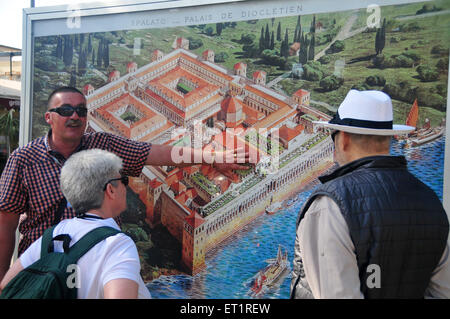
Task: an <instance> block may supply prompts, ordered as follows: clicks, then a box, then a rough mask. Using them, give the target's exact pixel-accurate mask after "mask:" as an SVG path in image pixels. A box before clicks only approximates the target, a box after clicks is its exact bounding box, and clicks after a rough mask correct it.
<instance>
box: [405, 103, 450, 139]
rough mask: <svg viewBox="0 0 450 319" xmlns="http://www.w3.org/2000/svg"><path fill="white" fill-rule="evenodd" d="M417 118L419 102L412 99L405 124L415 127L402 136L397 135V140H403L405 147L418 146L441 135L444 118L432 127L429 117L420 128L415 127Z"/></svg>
mask: <svg viewBox="0 0 450 319" xmlns="http://www.w3.org/2000/svg"><path fill="white" fill-rule="evenodd" d="M418 119H419V104H418V103H417V99H415V100H414V103H413V105H412V106H411V109H410V111H409V114H408V117H407V118H406V125H409V126H413V127H416V129H415V130H414V131H413V132H411V133H409V134H408V135H406V136H404V137H400V136H397V137H396V138H397V140H399V141H403V142H405V144H404V146H405V147H414V146H420V145H423V144H425V143H428V142H431V141H433V140H435V139H437V138H439V137H441V136H442V135H443V134H444V132H445V119H442V122H441V124H440V125H439V126H437V127H434V128H432V127H431V123H430V120H429V119H425V123H424V125H423V127H422V128H420V129H418V128H417V120H418Z"/></svg>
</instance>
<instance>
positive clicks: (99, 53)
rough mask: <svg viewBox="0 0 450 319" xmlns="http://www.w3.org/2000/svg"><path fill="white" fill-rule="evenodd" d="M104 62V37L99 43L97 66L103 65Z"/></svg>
mask: <svg viewBox="0 0 450 319" xmlns="http://www.w3.org/2000/svg"><path fill="white" fill-rule="evenodd" d="M102 62H103V39H101V40H100V42H99V43H98V48H97V67H98V68H101V67H102Z"/></svg>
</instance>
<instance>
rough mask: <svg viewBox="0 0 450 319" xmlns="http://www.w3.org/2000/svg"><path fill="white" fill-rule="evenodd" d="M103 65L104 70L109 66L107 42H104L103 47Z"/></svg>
mask: <svg viewBox="0 0 450 319" xmlns="http://www.w3.org/2000/svg"><path fill="white" fill-rule="evenodd" d="M103 63H104V67H105V69H107V68H108V66H109V42H108V40H105V44H104V47H103Z"/></svg>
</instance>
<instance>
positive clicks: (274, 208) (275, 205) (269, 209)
mask: <svg viewBox="0 0 450 319" xmlns="http://www.w3.org/2000/svg"><path fill="white" fill-rule="evenodd" d="M281 207H282V203H281V202H275V203H272V204H270V205H269V206H267V207H266V214H268V215H273V214H275V213H276V212H277V211H279V210H280V209H281Z"/></svg>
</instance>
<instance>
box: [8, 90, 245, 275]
mask: <svg viewBox="0 0 450 319" xmlns="http://www.w3.org/2000/svg"><path fill="white" fill-rule="evenodd" d="M87 113H88V112H87V109H86V98H85V97H84V95H83V94H82V93H81V92H80V91H79V90H77V89H76V88H72V87H62V88H58V89H56V90H55V91H53V92H52V94H51V95H50V96H49V98H48V108H47V112H46V113H45V121H46V122H47V123H48V124H49V125H50V130H49V132H48V133H47V135H46V136H43V137H40V138H37V139H36V140H34V141H32V142H30V143H29V144H27V145H26V146H24V147H22V148H20V149H18V150H16V152H14V153H13V154H12V155H11V157H10V158H9V160H8V163H7V165H6V167H5V170H4V172H3V174H2V176H1V178H0V279H1V278H2V277H3V275H4V274H5V272H6V271H7V269H8V267H9V262H10V259H11V256H12V254H13V251H14V246H15V229H16V228H17V226H18V224H19V216H20V215H21V214H23V213H25V214H26V215H24V216H26V217H25V218H24V220H22V221H21V223H20V227H19V231H20V233H21V234H22V239H21V241H20V243H19V255H20V254H21V253H22V252H23V251H24V250H25V249H26V248H27V247H28V246H29V245H31V243H32V242H34V241H35V240H36V239H37V238H39V237H40V236H41V235H42V234H43V232H44V230H45V229H47V228H48V227H49V226H51V225H53V224H56V223H58V222H59V220H62V219H65V218H71V217H73V216H74V215H75V212H74V210H73V208H72V207H70V205H68V204H66V201H65V198H64V196H63V194H62V192H61V190H60V188H59V175H60V171H61V167H62V165H63V164H64V163H65V161H66V160H67V159H68V158H69V157H70V156H71V155H72V154H74V153H76V152H79V151H81V150H87V149H92V148H99V149H104V150H108V151H110V152H112V153H114V154H116V155H117V156H119V157H120V158H121V159H122V160H123V170H124V174H126V175H128V176H135V177H136V176H139V175H140V173H141V171H142V169H143V167H144V165H155V166H178V167H182V166H190V165H195V164H208V165H209V164H211V165H213V166H214V168H215V169H217V170H218V171H220V172H221V173H222V174H224V175H230V174H231V170H235V169H248V166H245V165H241V164H238V163H246V162H249V160H250V158H249V154H248V153H244V152H242V151H241V152H235V151H234V150H230V151H226V152H223V153H222V154H221V155H223V156H224V158H225V160H222V161H218V160H217V159H218V157H219V156H217V154H214V155H213V156H209V157H208V156H203V153H202V152H203V151H202V150H201V149H200V150H196V149H195V150H194V149H191V148H188V147H172V146H168V145H152V144H149V143H145V142H139V141H133V140H129V139H126V138H123V137H121V136H117V135H114V134H110V133H104V132H97V133H86V132H85V130H86V126H87ZM185 153H186V154H189V156H187V157H186V156H183V155H184V154H185ZM173 154H179V155H181V158H187V160H186V161H184V162H179V161H178V160H175V159H174V156H173ZM230 155H231V156H230Z"/></svg>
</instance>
